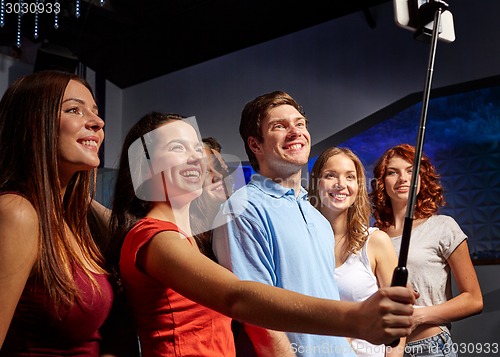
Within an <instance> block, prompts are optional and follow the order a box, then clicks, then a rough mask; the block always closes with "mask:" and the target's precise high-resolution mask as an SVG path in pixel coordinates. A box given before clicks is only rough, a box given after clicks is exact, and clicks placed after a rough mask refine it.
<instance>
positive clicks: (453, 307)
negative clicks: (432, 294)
mask: <svg viewBox="0 0 500 357" xmlns="http://www.w3.org/2000/svg"><path fill="white" fill-rule="evenodd" d="M448 264H449V265H450V268H451V272H452V276H453V277H454V279H455V282H456V285H457V289H458V291H459V294H458V295H457V296H455V297H454V298H452V299H450V300H448V301H446V302H444V303H442V304H439V305H434V306H426V307H422V308H420V309H415V315H414V316H415V323H416V324H417V325H421V324H433V325H442V324H445V323H449V322H453V321H457V320H461V319H464V318H466V317H469V316H472V315H475V314H478V313H480V312H481V311H482V310H483V296H482V294H481V287H480V286H479V281H478V280H477V276H476V271H475V270H474V266H473V265H472V261H471V259H470V254H469V247H468V246H467V241H465V240H464V241H463V242H462V243H460V245H459V246H458V247H457V248H456V249H455V250H454V251H453V253H452V254H451V255H450V257H449V258H448Z"/></svg>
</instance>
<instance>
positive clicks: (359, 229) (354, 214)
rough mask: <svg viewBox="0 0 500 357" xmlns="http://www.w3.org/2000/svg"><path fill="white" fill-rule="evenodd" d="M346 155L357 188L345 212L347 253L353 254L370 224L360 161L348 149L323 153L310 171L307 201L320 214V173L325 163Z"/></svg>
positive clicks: (360, 244) (364, 239) (338, 148)
mask: <svg viewBox="0 0 500 357" xmlns="http://www.w3.org/2000/svg"><path fill="white" fill-rule="evenodd" d="M341 154H343V155H346V156H347V157H349V158H350V159H351V160H352V162H353V163H354V166H355V167H356V177H357V183H358V187H359V191H358V194H357V196H356V199H355V200H354V203H353V205H352V206H351V207H349V209H348V211H347V244H348V247H349V251H350V252H352V253H355V252H357V251H359V250H360V249H361V248H362V247H363V245H364V244H365V241H366V239H367V237H368V226H369V224H370V221H369V219H370V202H369V200H368V192H367V188H366V176H365V169H364V166H363V164H362V163H361V160H360V159H359V158H358V157H357V156H356V154H354V153H353V152H352V151H351V150H350V149H347V148H341V147H332V148H329V149H326V150H325V151H323V152H322V153H321V154H320V155H319V156H318V159H317V160H316V162H315V163H314V165H313V168H312V170H311V176H310V178H309V188H308V191H309V201H310V202H311V204H312V205H313V206H314V207H315V208H316V209H317V210H318V211H320V212H321V208H322V204H321V200H320V197H319V193H318V186H319V181H320V180H321V172H322V171H323V167H324V166H325V164H326V162H327V161H328V160H329V159H330V158H331V157H332V156H335V155H341Z"/></svg>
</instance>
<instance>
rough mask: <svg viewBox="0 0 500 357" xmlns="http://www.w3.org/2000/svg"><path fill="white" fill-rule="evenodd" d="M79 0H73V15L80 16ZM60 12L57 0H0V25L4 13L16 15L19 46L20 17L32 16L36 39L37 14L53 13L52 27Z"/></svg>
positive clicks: (101, 3)
mask: <svg viewBox="0 0 500 357" xmlns="http://www.w3.org/2000/svg"><path fill="white" fill-rule="evenodd" d="M80 1H81V0H75V16H76V17H77V18H79V17H80ZM105 3H106V1H105V0H99V4H100V6H104V4H105ZM60 12H61V3H60V1H59V0H34V1H33V0H31V1H30V0H28V1H26V0H17V1H16V0H11V1H6V0H0V27H2V28H3V27H4V26H5V17H6V15H10V14H14V15H17V33H16V46H17V47H18V48H20V47H21V31H22V19H23V16H24V15H26V14H31V15H33V16H34V19H35V20H34V29H33V37H34V38H35V39H38V36H39V32H38V26H39V16H40V15H53V16H54V28H55V29H56V30H57V29H58V28H59V13H60Z"/></svg>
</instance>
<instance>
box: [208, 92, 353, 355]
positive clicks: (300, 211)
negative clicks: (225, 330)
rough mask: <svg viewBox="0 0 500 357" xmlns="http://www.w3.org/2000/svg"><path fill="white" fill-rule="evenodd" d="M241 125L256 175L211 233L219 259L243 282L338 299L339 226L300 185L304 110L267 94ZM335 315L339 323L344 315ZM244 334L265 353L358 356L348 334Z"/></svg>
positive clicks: (251, 330)
mask: <svg viewBox="0 0 500 357" xmlns="http://www.w3.org/2000/svg"><path fill="white" fill-rule="evenodd" d="M239 130H240V135H241V137H242V139H243V140H244V143H245V150H246V153H247V155H248V158H249V160H250V163H251V165H252V167H253V169H254V170H255V171H256V172H258V174H256V175H254V176H253V177H252V179H251V181H250V182H249V184H248V185H247V186H246V187H244V188H243V189H240V190H238V191H236V192H235V193H234V194H233V195H232V196H231V198H230V199H229V200H228V201H227V202H226V204H225V205H224V206H223V207H222V209H221V211H220V212H219V215H218V217H217V220H222V221H218V224H217V228H215V230H214V236H213V237H214V238H213V248H214V252H215V254H216V256H217V259H218V261H219V263H220V264H222V265H224V266H225V267H227V268H228V269H230V270H232V271H233V272H234V273H235V274H236V275H237V276H238V277H239V278H240V279H242V280H253V281H259V282H263V283H267V284H269V285H273V286H277V287H281V288H285V289H288V290H293V291H296V292H300V293H303V294H306V295H312V296H316V297H321V298H327V299H333V300H338V299H339V293H338V288H337V285H336V283H335V281H334V269H335V258H334V255H333V246H334V239H333V231H332V228H331V226H330V224H329V223H328V221H327V220H326V219H325V218H324V217H323V216H322V215H321V214H320V213H319V212H318V211H317V210H316V209H315V208H314V207H312V206H311V204H310V203H309V202H308V200H307V192H306V190H305V189H304V188H303V187H302V186H301V171H302V167H303V166H304V165H305V164H307V162H308V159H309V153H310V148H311V142H310V141H311V139H310V135H309V132H308V130H307V119H306V118H305V116H304V112H303V111H302V108H301V107H300V106H299V104H298V103H297V102H296V101H295V100H294V99H293V98H292V97H291V96H290V95H288V94H287V93H284V92H281V91H275V92H272V93H268V94H264V95H262V96H259V97H257V98H255V99H254V100H252V101H251V102H249V103H247V104H246V106H245V107H244V109H243V111H242V114H241V122H240V129H239ZM221 222H224V223H226V224H221ZM331 318H332V319H338V321H339V323H341V322H340V321H342V319H345V318H346V316H332V317H331ZM360 319H361V316H360ZM359 323H360V324H363V321H362V320H360V321H359ZM245 331H246V332H247V334H248V336H249V337H250V339H251V340H252V343H253V345H254V348H255V351H256V352H257V354H258V355H259V356H267V357H269V356H294V355H298V356H317V355H321V356H353V355H354V354H353V352H352V351H351V349H350V346H349V343H348V342H347V340H346V339H345V338H343V337H331V336H320V335H310V334H300V333H286V334H285V333H283V332H277V331H271V330H265V329H262V328H258V327H256V326H253V325H248V324H246V325H245Z"/></svg>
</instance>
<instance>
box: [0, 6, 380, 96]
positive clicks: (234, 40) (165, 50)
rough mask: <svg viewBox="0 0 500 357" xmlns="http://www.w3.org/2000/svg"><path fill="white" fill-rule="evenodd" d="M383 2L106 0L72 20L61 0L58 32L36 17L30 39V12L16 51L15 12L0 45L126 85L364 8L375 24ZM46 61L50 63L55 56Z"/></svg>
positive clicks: (72, 9)
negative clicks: (31, 48)
mask: <svg viewBox="0 0 500 357" xmlns="http://www.w3.org/2000/svg"><path fill="white" fill-rule="evenodd" d="M388 1H389V0H307V1H296V0H290V1H275V0H242V1H237V0H232V1H229V0H220V1H216V0H107V1H106V2H105V3H104V6H100V4H99V3H100V2H99V0H92V1H90V0H80V16H79V18H77V17H76V16H75V4H76V0H60V4H61V13H60V14H59V28H58V29H54V26H53V22H54V16H53V15H47V14H44V15H41V16H39V24H40V28H39V38H38V39H35V38H34V36H33V23H34V17H33V16H32V15H30V14H26V15H24V16H23V19H22V28H23V38H22V39H21V41H22V45H21V48H20V49H17V48H16V46H15V44H16V29H17V16H16V17H15V16H14V15H8V14H7V15H6V25H5V26H4V28H1V29H0V45H3V46H7V45H8V46H11V47H12V48H14V49H15V51H14V53H17V55H19V56H21V55H22V51H23V48H25V47H27V46H28V45H35V46H38V53H39V54H40V51H46V52H51V51H52V52H58V53H59V54H58V56H59V57H65V56H66V57H71V54H73V55H74V57H76V58H77V60H79V61H80V62H81V63H83V64H84V65H86V66H87V67H89V68H91V69H93V70H94V71H96V72H97V73H99V74H100V75H102V76H104V78H106V79H107V80H109V81H110V82H112V83H113V84H115V85H116V86H118V87H120V88H126V87H129V86H132V85H135V84H139V83H141V82H144V81H147V80H150V79H153V78H156V77H159V76H162V75H165V74H168V73H171V72H174V71H177V70H180V69H182V68H186V67H189V66H191V65H195V64H198V63H201V62H204V61H207V60H210V59H213V58H216V57H218V56H221V55H225V54H228V53H230V52H233V51H236V50H240V49H243V48H245V47H248V46H252V45H255V44H258V43H261V42H264V41H268V40H271V39H274V38H277V37H279V36H283V35H286V34H289V33H292V32H295V31H299V30H302V29H305V28H307V27H310V26H313V25H317V24H320V23H322V22H326V21H329V20H332V19H335V18H337V17H340V16H344V15H347V14H350V13H353V12H358V11H359V12H362V13H363V14H364V16H365V17H366V20H367V22H368V24H369V25H370V26H375V23H374V21H373V18H372V16H371V14H370V8H371V7H373V6H375V5H379V4H381V3H385V2H388ZM14 2H15V1H14ZM32 2H34V1H32ZM51 2H52V3H54V1H53V0H51ZM46 3H49V1H46ZM61 48H63V49H65V51H66V52H67V53H69V55H68V54H64V53H63V52H61ZM63 59H64V58H61V60H63ZM49 61H52V62H54V63H53V64H55V62H57V57H56V58H52V59H50V60H49Z"/></svg>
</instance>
